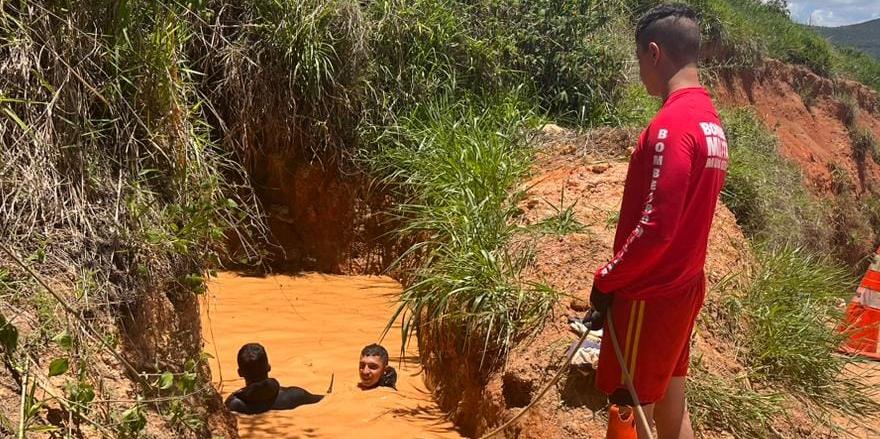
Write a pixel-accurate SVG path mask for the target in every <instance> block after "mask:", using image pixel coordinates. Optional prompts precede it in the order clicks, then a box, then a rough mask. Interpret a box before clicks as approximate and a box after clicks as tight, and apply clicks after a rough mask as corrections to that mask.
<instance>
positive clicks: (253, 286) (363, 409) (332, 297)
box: [202, 273, 461, 439]
mask: <svg viewBox="0 0 880 439" xmlns="http://www.w3.org/2000/svg"><path fill="white" fill-rule="evenodd" d="M399 292H400V285H399V284H398V283H396V282H395V281H394V280H392V279H390V278H387V277H376V276H332V275H322V274H307V275H303V276H271V277H266V278H255V277H241V276H237V275H234V274H229V273H223V274H220V276H219V277H217V278H216V279H213V280H212V281H211V282H210V284H209V289H208V293H207V295H206V296H207V297H206V298H205V299H204V301H203V303H202V327H203V331H204V334H203V335H204V338H205V350H206V351H207V352H209V353H210V354H211V355H213V356H214V359H212V360H211V372H212V376H213V379H214V384H215V385H216V386H217V387H218V388H219V390H220V393H222V394H223V397H224V398H225V397H226V396H227V395H229V394H230V393H232V392H234V391H235V390H237V389H238V388H240V387H242V386H243V385H244V380H242V379H240V378H239V377H238V374H237V373H236V364H235V355H236V353H237V352H238V348H239V347H241V345H243V344H245V343H249V342H258V343H261V344H262V345H263V346H265V347H266V351H267V352H268V355H269V363H270V364H271V365H272V372H271V374H270V375H271V376H273V377H275V378H277V379H278V380H279V381H281V384H282V385H296V386H300V387H303V388H305V389H307V390H309V391H310V392H312V393H323V392H325V391H326V390H327V386H328V385H329V383H330V376H331V374H334V375H335V384H334V388H333V393H332V394H330V395H329V396H327V397H326V398H324V400H323V401H321V402H319V403H318V404H315V405H308V406H302V407H299V408H297V409H295V410H292V411H285V412H270V413H267V414H263V415H259V416H239V417H238V430H239V433H240V434H241V436H242V437H243V438H247V439H250V438H302V439H306V438H355V437H369V436H371V434H369V432H370V431H371V430H372V431H374V432H375V433H376V436H377V437H385V438H460V437H461V436H460V435H459V434H458V433H457V432H456V431H455V430H454V429H453V426H452V424H451V423H450V422H449V421H447V420H445V419H444V417H443V413H442V412H441V411H440V409H439V408H438V407H437V405H436V403H435V402H434V401H433V399H432V398H431V395H430V393H429V392H428V390H427V389H426V388H425V385H424V383H423V381H422V376H421V375H420V374H419V367H418V364H417V363H416V359H417V356H416V352H415V351H411V352H407V353H406V358H405V360H406V361H404V362H403V364H400V357H395V356H393V355H392V365H393V366H395V367H396V368H397V369H398V389H399V391H397V392H395V391H393V390H391V389H387V388H377V389H374V390H370V391H366V392H364V391H361V390H360V389H358V388H357V382H358V373H357V365H358V355H359V354H360V350H361V348H362V347H364V346H365V345H367V344H370V343H374V342H376V341H378V339H379V336H380V335H381V333H382V330H383V329H384V328H385V325H386V324H387V322H388V318H389V317H390V316H391V314H392V312H393V311H394V303H393V300H394V299H395V298H396V297H397V295H398V293H399ZM400 337H401V336H400V327H399V325H395V327H394V328H392V329H391V331H390V332H389V334H388V336H387V337H386V338H385V340H384V341H383V342H382V344H383V345H384V346H385V347H386V348H388V351H389V352H390V353H392V354H393V353H395V352H397V351H399V347H400ZM414 345H415V343H413V349H415V346H414Z"/></svg>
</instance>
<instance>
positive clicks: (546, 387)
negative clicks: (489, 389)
mask: <svg viewBox="0 0 880 439" xmlns="http://www.w3.org/2000/svg"><path fill="white" fill-rule="evenodd" d="M589 334H590V328H587V330H586V331H584V334H583V335H581V338H580V340H578V342H577V345H576V346H580V345H581V343H583V342H584V340H586V339H587V335H589ZM577 351H578V349H577V348H575V349H572V350H571V353H569V354H568V355H567V358H566V359H565V363H564V364H563V365H562V367H560V368H559V370H558V371H557V372H556V375H554V376H553V378H551V379H550V382H548V383H547V384H545V385H544V387H543V388H542V389H541V391H540V392H538V396H537V397H535V399H533V400H532V402H530V403H529V405H527V406H525V407H524V408H523V409H522V410H521V411H520V412H519V413H517V414H516V415H514V417H513V418H510V420H508V421H507V422H505V423H503V424H501V426H500V427H498V428H496V429H494V430H492V431H490V432H488V433H486V434H484V435H483V436H480V439H488V438H490V437H492V436H495V435H496V434H498V433H501V432H502V431H504V429H506V428H507V427H510V426H511V425H513V424H514V423H515V422H516V421H518V420H519V418H521V417H522V415H524V414H525V413H526V412H527V411H529V409H531V408H532V407H533V406H534V405H535V404H537V403H538V401H540V400H541V398H543V397H544V395H545V394H546V393H547V391H548V390H550V387H552V386H553V385H554V384H556V382H557V381H559V378H560V377H562V374H563V373H564V372H565V371H566V370H568V368H569V367H570V366H571V360H572V359H573V358H574V356H575V354H577Z"/></svg>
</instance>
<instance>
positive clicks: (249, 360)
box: [238, 343, 269, 378]
mask: <svg viewBox="0 0 880 439" xmlns="http://www.w3.org/2000/svg"><path fill="white" fill-rule="evenodd" d="M238 370H239V371H240V373H241V375H244V376H246V377H254V378H258V377H259V376H261V375H263V374H266V373H268V372H269V357H268V356H267V355H266V349H264V348H263V346H262V345H261V344H259V343H248V344H246V345H244V346H242V347H241V349H239V350H238Z"/></svg>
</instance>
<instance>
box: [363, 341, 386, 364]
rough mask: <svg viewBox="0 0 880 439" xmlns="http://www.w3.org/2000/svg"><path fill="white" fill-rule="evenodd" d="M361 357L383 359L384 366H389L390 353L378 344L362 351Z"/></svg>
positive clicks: (368, 346) (366, 347)
mask: <svg viewBox="0 0 880 439" xmlns="http://www.w3.org/2000/svg"><path fill="white" fill-rule="evenodd" d="M361 357H379V358H381V359H382V364H388V351H386V350H385V348H383V347H382V346H380V345H377V344H376V343H373V344H371V345H367V346H365V347H364V348H363V349H361Z"/></svg>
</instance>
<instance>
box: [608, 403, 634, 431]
mask: <svg viewBox="0 0 880 439" xmlns="http://www.w3.org/2000/svg"><path fill="white" fill-rule="evenodd" d="M636 437H637V435H636V415H635V412H634V411H633V409H632V408H630V407H625V408H624V409H623V410H621V409H620V407H618V406H617V404H612V405H611V409H610V410H609V411H608V432H607V433H605V439H636Z"/></svg>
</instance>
